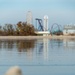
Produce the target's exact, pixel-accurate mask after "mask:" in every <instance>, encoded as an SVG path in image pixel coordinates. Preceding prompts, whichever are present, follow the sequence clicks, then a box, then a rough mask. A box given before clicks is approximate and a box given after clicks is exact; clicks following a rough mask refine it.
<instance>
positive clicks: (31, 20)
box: [26, 11, 33, 25]
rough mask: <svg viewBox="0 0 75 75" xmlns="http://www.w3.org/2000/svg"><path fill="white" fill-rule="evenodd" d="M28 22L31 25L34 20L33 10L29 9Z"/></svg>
mask: <svg viewBox="0 0 75 75" xmlns="http://www.w3.org/2000/svg"><path fill="white" fill-rule="evenodd" d="M26 22H27V24H29V25H31V24H32V22H33V17H32V12H31V11H28V13H27V15H26Z"/></svg>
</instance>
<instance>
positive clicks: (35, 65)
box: [0, 39, 75, 75]
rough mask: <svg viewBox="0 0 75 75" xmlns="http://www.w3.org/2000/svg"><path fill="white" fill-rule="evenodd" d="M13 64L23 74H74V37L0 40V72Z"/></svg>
mask: <svg viewBox="0 0 75 75" xmlns="http://www.w3.org/2000/svg"><path fill="white" fill-rule="evenodd" d="M15 65H18V66H20V68H21V69H22V71H23V75H75V39H31V40H13V41H12V40H0V75H4V73H5V72H6V71H7V69H9V68H10V67H11V66H15Z"/></svg>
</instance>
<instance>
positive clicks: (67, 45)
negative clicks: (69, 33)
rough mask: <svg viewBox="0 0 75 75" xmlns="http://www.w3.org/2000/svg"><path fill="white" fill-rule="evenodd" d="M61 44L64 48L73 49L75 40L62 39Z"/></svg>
mask: <svg viewBox="0 0 75 75" xmlns="http://www.w3.org/2000/svg"><path fill="white" fill-rule="evenodd" d="M63 44H64V47H65V48H75V39H64V40H63Z"/></svg>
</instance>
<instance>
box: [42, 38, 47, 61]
mask: <svg viewBox="0 0 75 75" xmlns="http://www.w3.org/2000/svg"><path fill="white" fill-rule="evenodd" d="M43 50H44V59H45V60H48V39H45V38H44V39H43Z"/></svg>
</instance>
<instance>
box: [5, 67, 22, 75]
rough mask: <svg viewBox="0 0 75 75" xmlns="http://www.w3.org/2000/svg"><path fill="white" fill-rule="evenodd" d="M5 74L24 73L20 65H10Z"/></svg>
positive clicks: (19, 74) (15, 74)
mask: <svg viewBox="0 0 75 75" xmlns="http://www.w3.org/2000/svg"><path fill="white" fill-rule="evenodd" d="M5 75H22V71H21V69H20V68H19V67H18V66H14V67H10V68H9V69H8V70H7V72H6V73H5Z"/></svg>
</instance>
